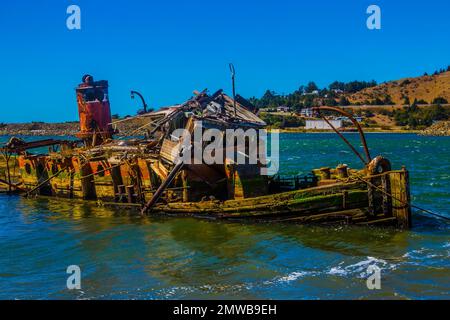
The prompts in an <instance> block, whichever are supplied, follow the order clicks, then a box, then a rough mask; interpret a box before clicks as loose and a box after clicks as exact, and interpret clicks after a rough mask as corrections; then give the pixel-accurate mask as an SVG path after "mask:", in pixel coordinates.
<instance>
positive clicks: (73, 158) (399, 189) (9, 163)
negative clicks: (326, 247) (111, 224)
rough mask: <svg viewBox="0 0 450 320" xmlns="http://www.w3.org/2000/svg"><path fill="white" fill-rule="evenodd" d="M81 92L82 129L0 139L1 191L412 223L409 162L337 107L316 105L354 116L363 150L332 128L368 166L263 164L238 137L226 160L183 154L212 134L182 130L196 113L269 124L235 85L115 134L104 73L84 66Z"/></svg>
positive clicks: (243, 216)
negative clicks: (371, 142) (285, 171)
mask: <svg viewBox="0 0 450 320" xmlns="http://www.w3.org/2000/svg"><path fill="white" fill-rule="evenodd" d="M233 91H234V90H233ZM76 97H77V103H78V109H79V118H80V119H79V120H80V121H79V123H80V131H79V133H78V134H77V135H76V139H67V140H56V139H45V140H37V141H36V140H35V141H28V142H27V141H24V140H22V139H20V138H16V137H14V138H11V139H10V140H9V142H7V143H5V144H4V145H3V146H1V148H0V151H1V153H2V155H3V159H2V160H1V161H0V188H1V190H2V192H3V193H8V194H20V195H22V196H26V197H36V196H38V197H56V198H60V199H72V201H92V204H93V205H102V206H118V207H122V208H127V209H129V210H130V211H133V212H137V213H139V214H142V215H171V216H193V217H197V218H206V219H218V220H233V221H234V220H238V221H277V222H297V223H323V224H332V223H333V224H334V223H345V224H360V225H372V224H376V225H389V226H395V227H398V228H409V227H410V226H411V205H410V194H409V181H408V171H407V170H406V169H405V168H400V169H399V170H393V169H392V168H391V164H390V162H389V160H388V159H386V158H384V157H381V156H377V157H375V158H372V157H371V155H370V153H369V149H368V147H367V144H366V141H365V138H364V133H363V131H362V129H361V127H360V126H359V124H358V122H357V121H356V120H354V119H353V118H352V116H351V115H350V114H348V113H346V112H345V111H343V110H341V109H338V108H333V107H319V108H316V111H317V112H318V113H319V114H321V115H322V117H323V119H324V120H325V121H328V120H327V117H326V116H325V113H329V112H337V113H340V114H343V115H344V116H346V117H348V118H349V119H351V120H352V121H353V123H354V124H355V126H356V128H357V130H358V132H359V134H360V137H361V142H362V145H363V147H364V153H360V152H359V151H358V150H357V149H356V148H355V147H353V146H352V145H351V144H350V143H349V142H348V140H347V139H346V137H345V136H344V135H343V134H342V133H341V132H339V130H336V129H335V131H336V133H337V134H338V135H339V136H340V137H341V138H342V139H343V141H344V142H345V143H346V144H347V145H348V146H349V147H350V148H351V150H352V151H353V152H354V153H355V154H356V156H358V158H359V159H361V161H362V164H363V166H362V169H354V168H349V167H347V166H346V165H340V166H338V167H336V168H330V167H322V168H316V169H314V168H311V169H312V170H311V173H310V174H309V175H307V176H295V177H282V176H279V175H277V174H276V175H272V176H270V175H263V174H261V169H262V168H263V167H264V166H267V159H264V153H263V152H258V155H259V157H258V158H257V159H256V161H247V162H246V163H237V162H236V161H235V160H234V159H230V157H229V155H230V154H237V153H239V152H240V153H241V154H242V153H244V158H246V159H248V158H249V157H248V156H247V155H246V154H245V153H246V152H247V151H248V150H247V149H245V148H247V147H245V148H244V149H243V150H244V151H243V152H242V150H241V151H239V150H240V149H239V146H237V145H234V146H233V145H232V146H231V151H230V145H228V146H226V145H223V149H224V150H225V149H227V150H226V152H223V153H222V154H221V155H220V156H219V157H220V158H221V160H222V162H218V163H212V164H208V163H198V162H195V161H192V162H189V161H181V160H180V159H181V156H183V157H184V159H186V158H188V159H190V158H192V157H194V155H193V154H194V153H195V148H197V149H198V148H200V149H204V148H207V147H208V143H210V142H208V141H203V142H202V143H200V144H199V143H197V144H196V143H195V142H194V141H191V139H190V138H180V137H176V136H174V132H175V131H176V130H180V129H184V130H185V131H187V132H194V131H195V130H196V129H197V130H198V129H199V127H198V123H199V122H200V121H201V123H202V128H201V129H200V130H207V129H211V128H212V129H215V130H216V132H223V133H225V132H226V130H229V129H234V130H236V129H242V130H248V129H256V130H259V129H262V128H264V127H265V125H266V124H265V123H264V121H263V120H261V119H260V118H259V117H258V116H257V110H255V108H254V107H253V106H252V104H251V103H249V102H248V101H247V100H245V99H244V98H242V97H240V96H239V95H235V94H234V93H233V95H232V96H231V97H230V96H228V95H226V94H225V93H224V92H223V91H222V90H219V91H217V92H214V93H212V94H209V93H208V92H207V91H206V90H205V91H202V92H194V95H193V97H192V98H191V99H189V100H188V101H186V102H184V103H182V104H179V105H174V106H171V107H167V108H162V109H160V110H157V111H152V112H147V110H144V112H141V113H140V114H138V115H137V116H135V117H131V118H127V119H122V120H118V121H132V119H136V118H139V119H140V120H141V121H143V123H144V125H142V126H140V127H139V128H136V129H135V130H133V131H131V132H127V133H126V138H123V137H117V135H116V134H117V133H118V132H117V129H116V128H115V126H116V124H117V121H116V122H113V121H112V119H111V109H110V102H109V95H108V82H107V81H94V79H93V77H92V76H89V75H86V76H84V77H83V80H82V83H81V84H80V85H79V86H78V87H77V88H76ZM330 126H331V127H332V124H331V123H330ZM332 128H333V127H332ZM333 129H334V128H333ZM47 149H48V152H47ZM246 150H247V151H246ZM44 151H45V152H44ZM258 151H260V150H258ZM230 152H231V153H230ZM248 160H249V159H248Z"/></svg>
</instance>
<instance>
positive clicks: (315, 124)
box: [305, 119, 343, 130]
mask: <svg viewBox="0 0 450 320" xmlns="http://www.w3.org/2000/svg"><path fill="white" fill-rule="evenodd" d="M328 121H329V122H330V123H331V125H332V126H333V127H335V128H336V129H339V128H342V126H343V125H342V120H328ZM305 129H306V130H333V129H332V128H331V127H330V126H329V125H328V123H327V122H326V121H325V120H321V119H316V120H306V125H305Z"/></svg>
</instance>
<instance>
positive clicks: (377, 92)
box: [347, 71, 450, 104]
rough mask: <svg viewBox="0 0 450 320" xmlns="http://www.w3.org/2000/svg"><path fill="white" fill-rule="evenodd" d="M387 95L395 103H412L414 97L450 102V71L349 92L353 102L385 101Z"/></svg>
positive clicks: (424, 100)
mask: <svg viewBox="0 0 450 320" xmlns="http://www.w3.org/2000/svg"><path fill="white" fill-rule="evenodd" d="M387 96H390V98H391V99H392V102H393V103H394V104H409V103H407V101H408V100H409V101H410V103H412V102H413V101H414V99H417V101H423V102H426V103H433V100H434V99H436V98H438V97H442V98H444V99H445V100H447V101H448V102H450V71H447V72H443V73H439V74H435V75H424V76H421V77H417V78H404V79H400V80H396V81H390V82H386V83H383V84H380V85H378V86H375V87H371V88H366V89H363V90H361V91H359V92H357V93H354V94H349V95H347V98H348V100H349V101H350V102H351V103H353V104H369V102H370V101H373V100H375V99H380V100H382V101H383V100H385V98H386V97H387Z"/></svg>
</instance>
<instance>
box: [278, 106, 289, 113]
mask: <svg viewBox="0 0 450 320" xmlns="http://www.w3.org/2000/svg"><path fill="white" fill-rule="evenodd" d="M290 111H291V108H289V107H288V106H279V107H278V108H277V112H290Z"/></svg>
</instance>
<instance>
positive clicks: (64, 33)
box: [0, 0, 450, 122]
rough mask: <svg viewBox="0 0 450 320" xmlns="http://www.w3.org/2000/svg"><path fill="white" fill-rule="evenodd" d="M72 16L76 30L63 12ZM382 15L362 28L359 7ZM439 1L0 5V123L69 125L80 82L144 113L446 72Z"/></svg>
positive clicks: (449, 44) (447, 40)
mask: <svg viewBox="0 0 450 320" xmlns="http://www.w3.org/2000/svg"><path fill="white" fill-rule="evenodd" d="M71 4H76V5H78V6H79V7H80V8H81V27H82V29H81V30H72V31H71V30H68V29H67V27H66V19H67V17H68V15H67V14H66V9H67V7H68V6H69V5H71ZM370 4H377V5H379V6H380V7H381V10H382V29H381V30H368V29H367V27H366V19H367V17H368V15H367V14H366V9H367V7H368V6H369V5H370ZM449 12H450V2H449V1H447V0H428V1H417V0H410V1H406V0H396V1H392V0H390V1H381V0H370V1H365V0H345V1H344V0H342V1H334V0H329V1H325V0H322V1H321V0H315V1H300V0H297V1H294V0H276V1H275V0H259V1H252V0H248V1H245V0H240V1H237V0H227V1H213V0H209V1H206V0H204V1H203V0H201V1H196V0H191V1H181V0H172V1H144V0H142V1H137V0H128V1H96V0H71V1H64V0H54V1H50V0H40V1H39V0H34V1H32V0H27V1H20V2H19V1H8V2H6V1H3V2H2V3H1V4H0V30H1V31H0V35H1V38H0V57H1V59H0V71H1V73H0V74H1V80H0V93H1V97H2V99H1V102H0V107H1V109H2V111H3V112H2V114H1V115H0V122H27V121H69V120H76V119H77V109H76V101H75V93H74V88H75V87H76V86H77V84H78V83H79V82H80V79H81V77H82V75H83V74H85V73H90V74H92V75H94V77H95V78H96V79H97V80H100V79H106V80H109V81H110V98H111V106H112V111H113V113H119V114H121V115H126V114H134V113H135V111H136V110H137V109H138V108H139V107H140V104H139V103H138V102H137V101H135V100H131V99H130V94H129V91H130V89H135V90H138V91H141V92H142V93H143V94H144V96H145V97H146V98H147V102H148V104H149V105H150V106H152V107H160V106H164V105H169V104H174V103H177V102H182V101H184V100H185V99H187V98H189V97H190V96H191V93H192V91H193V90H202V89H204V88H208V89H210V91H215V90H217V89H219V88H223V89H224V90H225V91H227V92H230V91H231V89H230V86H231V85H230V80H229V70H228V63H229V62H233V63H234V65H235V67H236V70H237V91H238V92H239V93H240V94H241V95H243V96H247V97H250V96H261V95H262V94H263V93H264V91H265V90H266V89H272V90H275V91H276V92H278V93H288V92H291V91H293V90H295V89H297V88H298V87H299V86H300V85H301V84H305V83H307V82H308V81H311V80H312V81H315V82H316V83H317V84H318V85H319V86H326V85H328V84H329V83H331V82H332V81H334V80H340V81H350V80H372V79H375V80H377V81H378V82H382V81H386V80H391V79H398V78H402V77H407V76H416V75H421V74H423V73H424V72H425V71H427V72H433V71H434V70H435V69H438V68H442V67H446V66H447V65H449V64H450V59H449V57H450V19H448V15H449Z"/></svg>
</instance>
